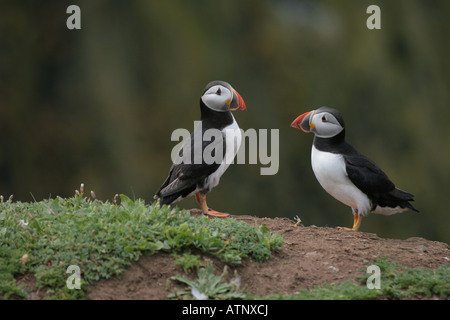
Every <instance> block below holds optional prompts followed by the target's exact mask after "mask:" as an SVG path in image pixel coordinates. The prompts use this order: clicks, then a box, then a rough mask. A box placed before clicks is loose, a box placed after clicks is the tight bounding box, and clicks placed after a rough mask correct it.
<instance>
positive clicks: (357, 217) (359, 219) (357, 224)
mask: <svg viewBox="0 0 450 320" xmlns="http://www.w3.org/2000/svg"><path fill="white" fill-rule="evenodd" d="M361 222H362V216H360V215H359V214H357V213H356V212H353V227H352V228H346V227H338V229H339V230H342V229H344V230H353V231H358V229H359V227H360V226H361Z"/></svg>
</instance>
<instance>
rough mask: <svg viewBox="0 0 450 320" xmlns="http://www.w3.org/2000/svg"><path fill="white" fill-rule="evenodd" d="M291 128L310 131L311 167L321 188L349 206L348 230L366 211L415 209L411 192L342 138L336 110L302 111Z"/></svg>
mask: <svg viewBox="0 0 450 320" xmlns="http://www.w3.org/2000/svg"><path fill="white" fill-rule="evenodd" d="M291 127H294V128H297V129H300V130H302V131H304V132H313V133H314V142H313V146H312V151H311V165H312V169H313V171H314V174H315V176H316V178H317V180H318V181H319V183H320V185H321V186H322V187H323V188H324V189H325V191H327V192H328V193H329V194H330V195H332V196H333V197H334V198H335V199H337V200H339V201H340V202H342V203H344V204H346V205H347V206H349V207H351V208H352V212H353V218H354V221H353V227H352V230H358V229H359V227H360V225H361V221H362V217H366V216H368V215H369V213H378V214H383V215H391V214H394V213H397V212H402V211H405V210H407V209H411V210H414V211H418V210H417V209H415V208H414V207H413V206H412V205H411V204H410V203H409V201H414V196H413V195H412V194H410V193H408V192H405V191H402V190H400V189H398V188H396V187H395V185H394V183H392V181H391V180H389V178H388V177H387V175H386V174H385V173H384V172H383V171H382V170H381V169H380V168H379V167H378V166H377V165H376V164H375V163H374V162H373V161H372V160H370V159H369V158H367V157H366V156H364V155H363V154H361V153H359V152H358V151H357V150H355V148H353V147H352V146H351V145H349V144H348V143H347V142H346V141H345V125H344V119H343V118H342V116H341V114H340V113H339V111H337V110H336V109H332V108H328V107H321V108H319V109H317V110H313V111H310V112H306V113H304V114H302V115H300V116H299V117H297V118H296V119H295V120H294V121H293V122H292V124H291ZM345 229H349V228H345Z"/></svg>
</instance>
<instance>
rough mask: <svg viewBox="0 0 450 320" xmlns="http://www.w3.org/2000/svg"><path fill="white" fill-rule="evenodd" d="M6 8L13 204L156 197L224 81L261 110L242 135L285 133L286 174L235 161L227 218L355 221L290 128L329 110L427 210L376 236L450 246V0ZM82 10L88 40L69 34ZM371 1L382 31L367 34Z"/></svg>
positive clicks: (4, 54)
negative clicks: (175, 151) (180, 137)
mask: <svg viewBox="0 0 450 320" xmlns="http://www.w3.org/2000/svg"><path fill="white" fill-rule="evenodd" d="M0 3H1V5H0V8H1V9H0V194H3V195H5V196H6V197H7V196H9V195H10V194H14V198H15V199H16V200H20V201H33V199H36V200H40V199H43V198H48V197H55V196H57V195H59V196H70V195H72V194H73V193H74V190H75V189H76V188H78V187H79V185H80V183H82V182H83V183H84V184H85V185H86V189H87V190H88V191H89V190H94V191H95V193H96V194H97V197H98V198H99V199H102V200H107V199H109V200H111V199H112V198H113V196H114V194H116V193H124V194H127V195H129V196H132V197H136V198H143V199H145V200H146V201H147V202H151V201H153V199H152V197H153V194H154V192H155V191H156V190H157V189H158V187H159V186H160V185H161V183H162V182H163V181H164V179H165V178H166V176H167V173H168V170H169V167H170V165H171V159H170V151H171V149H172V147H173V146H174V145H176V144H177V142H172V141H170V136H171V133H172V131H173V130H174V129H176V128H187V129H189V130H192V129H193V122H194V120H198V119H199V115H200V111H199V97H200V94H201V93H202V90H203V88H204V86H205V85H206V84H207V83H208V82H209V81H211V80H216V79H220V80H225V81H228V82H230V83H231V84H232V85H233V87H234V88H235V89H236V90H237V91H238V92H239V93H240V94H241V95H242V97H243V98H244V100H245V102H246V104H247V111H246V112H236V113H235V117H236V119H237V121H238V123H239V125H240V127H241V128H243V129H244V130H246V129H248V128H254V129H279V133H280V159H279V162H280V168H279V172H278V173H277V174H276V175H273V176H261V175H260V174H259V170H260V168H261V166H262V165H261V164H257V165H250V164H241V165H232V166H230V168H229V169H228V171H227V172H226V174H225V175H224V176H223V177H222V179H221V183H220V185H219V186H218V187H216V188H215V189H214V190H213V191H212V192H211V193H210V194H209V196H208V204H209V205H210V206H211V207H212V208H214V209H217V210H221V211H226V212H230V213H233V214H237V215H239V214H249V215H257V216H267V217H289V218H293V217H295V216H296V215H298V216H299V217H300V218H301V219H302V221H303V223H304V224H305V225H313V224H314V225H318V226H325V225H327V226H332V227H334V226H351V224H352V222H353V217H352V215H351V210H350V209H349V208H347V207H346V206H344V205H343V204H341V203H339V202H337V201H336V200H334V199H333V198H332V197H331V196H329V195H328V194H327V193H326V192H325V191H324V190H323V189H322V188H321V187H320V185H319V184H318V182H317V181H316V179H315V177H314V175H313V172H312V170H311V165H310V150H311V143H312V139H313V135H312V134H309V135H307V134H304V133H302V132H301V131H299V130H296V129H293V128H290V123H291V122H292V121H293V119H295V118H296V117H297V116H298V115H299V114H301V113H303V112H306V111H310V110H312V109H316V108H318V107H320V106H322V105H327V106H330V107H334V108H337V109H339V110H340V111H341V112H342V113H343V116H344V119H345V121H346V125H347V140H348V141H349V142H350V143H351V144H353V145H354V146H355V147H356V148H357V149H359V150H360V151H361V152H362V153H364V154H366V155H367V156H369V157H370V158H372V159H373V160H374V161H375V162H376V163H377V164H378V165H380V167H381V168H383V170H384V171H385V172H386V173H387V174H388V175H389V177H390V178H391V179H392V180H393V181H394V182H395V184H396V185H397V186H398V187H399V188H401V189H404V190H406V191H409V192H411V193H413V194H414V195H415V196H416V202H415V203H414V205H415V206H416V207H417V208H418V209H419V210H420V211H421V213H420V214H419V213H414V212H404V213H400V214H397V215H393V216H390V217H384V216H377V215H371V216H370V217H369V218H367V219H365V220H364V221H363V224H362V228H361V230H362V231H367V232H375V233H377V234H378V235H380V236H383V237H393V238H408V237H415V236H420V237H426V238H429V239H432V240H440V241H445V242H447V243H449V242H450V233H449V226H450V214H449V213H448V208H447V207H448V204H449V198H450V195H449V190H450V184H449V182H450V179H449V178H450V165H449V163H450V125H449V117H450V109H449V107H450V106H449V101H450V100H449V88H450V65H449V58H450V50H449V49H450V47H449V46H450V43H449V32H448V31H449V30H450V26H449V24H450V23H449V21H450V20H449V19H448V16H449V15H450V2H449V1H446V0H440V1H438V0H436V1H425V0H422V1H417V0H403V1H400V0H395V1H392V0H389V1H375V0H373V1H354V0H346V1H326V0H322V1H319V0H303V1H294V0H284V1H281V0H280V1H262V0H253V1H251V0H248V1H247V0H246V1H207V0H202V1H182V0H179V1H156V0H155V1H143V0H142V1H141V0H133V1H106V0H96V1H61V0H58V1H13V0H11V1H1V2H0ZM70 4H77V5H79V6H80V8H81V27H82V29H81V30H68V29H67V28H66V20H67V18H68V17H69V14H67V13H66V9H67V7H68V6H69V5H70ZM371 4H376V5H378V6H380V8H381V27H382V29H381V30H368V29H367V27H366V20H367V18H368V17H369V14H367V13H366V9H367V7H368V6H369V5H371ZM179 206H180V207H184V208H192V207H197V206H198V205H197V204H196V202H195V200H194V198H189V199H185V200H183V201H182V202H180V203H179Z"/></svg>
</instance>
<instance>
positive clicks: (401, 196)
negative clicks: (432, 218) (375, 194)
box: [387, 188, 419, 212]
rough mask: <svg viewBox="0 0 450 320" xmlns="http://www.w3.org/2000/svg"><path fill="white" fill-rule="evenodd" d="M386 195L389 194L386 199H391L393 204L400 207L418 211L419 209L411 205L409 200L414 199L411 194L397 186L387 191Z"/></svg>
mask: <svg viewBox="0 0 450 320" xmlns="http://www.w3.org/2000/svg"><path fill="white" fill-rule="evenodd" d="M388 195H389V198H390V199H387V201H389V202H391V201H392V202H393V204H395V205H397V206H400V207H401V208H408V209H411V210H413V211H416V212H419V210H417V209H416V208H414V207H413V205H412V204H411V203H409V201H414V195H413V194H411V193H409V192H406V191H403V190H400V189H398V188H395V189H394V190H392V191H391V192H389V193H388Z"/></svg>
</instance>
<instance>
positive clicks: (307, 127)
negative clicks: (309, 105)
mask: <svg viewBox="0 0 450 320" xmlns="http://www.w3.org/2000/svg"><path fill="white" fill-rule="evenodd" d="M313 114H314V111H310V112H305V113H304V114H302V115H300V116H298V117H297V118H296V119H295V120H294V121H293V122H292V123H291V127H293V128H297V129H300V130H302V131H303V132H311V128H314V123H311V117H312V115H313Z"/></svg>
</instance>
